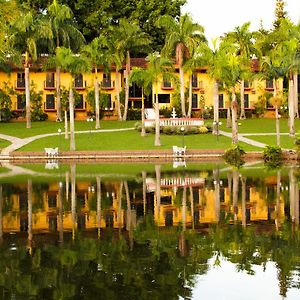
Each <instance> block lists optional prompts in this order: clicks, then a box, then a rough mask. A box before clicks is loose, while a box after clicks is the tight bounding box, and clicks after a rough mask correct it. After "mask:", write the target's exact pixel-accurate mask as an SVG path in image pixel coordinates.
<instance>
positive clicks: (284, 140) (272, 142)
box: [247, 135, 295, 149]
mask: <svg viewBox="0 0 300 300" xmlns="http://www.w3.org/2000/svg"><path fill="white" fill-rule="evenodd" d="M247 138H250V139H252V140H255V141H258V142H262V143H265V144H267V145H269V146H277V142H276V135H265V136H261V135H250V136H247ZM280 146H281V147H282V148H286V149H295V139H294V138H292V137H290V136H288V135H281V136H280Z"/></svg>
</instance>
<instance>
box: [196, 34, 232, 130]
mask: <svg viewBox="0 0 300 300" xmlns="http://www.w3.org/2000/svg"><path fill="white" fill-rule="evenodd" d="M234 49H235V48H234V46H233V45H232V44H231V43H228V42H227V41H223V40H222V41H220V40H219V39H213V40H212V46H211V47H210V46H209V45H208V44H206V43H201V44H200V46H199V47H198V48H197V50H196V52H197V54H196V55H197V57H198V62H199V65H201V66H207V68H208V69H207V73H208V75H209V76H210V78H212V79H213V81H214V89H213V107H214V122H213V124H214V126H213V134H218V132H217V131H218V130H217V128H218V127H217V126H218V124H219V83H220V82H222V76H223V67H224V61H225V59H226V56H227V54H228V53H230V52H232V51H234Z"/></svg>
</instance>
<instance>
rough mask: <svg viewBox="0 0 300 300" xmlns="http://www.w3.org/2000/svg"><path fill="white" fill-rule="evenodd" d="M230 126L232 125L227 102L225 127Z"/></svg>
mask: <svg viewBox="0 0 300 300" xmlns="http://www.w3.org/2000/svg"><path fill="white" fill-rule="evenodd" d="M231 127H232V122H231V110H230V104H228V107H227V119H226V128H231Z"/></svg>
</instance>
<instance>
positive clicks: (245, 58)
mask: <svg viewBox="0 0 300 300" xmlns="http://www.w3.org/2000/svg"><path fill="white" fill-rule="evenodd" d="M249 27H250V22H246V23H244V24H243V25H242V26H241V27H240V26H237V27H235V28H234V31H232V32H230V33H228V34H227V35H226V36H225V39H228V40H229V42H232V43H233V44H236V45H237V55H239V56H240V57H241V58H242V59H241V61H242V63H243V64H245V65H246V66H249V64H250V63H251V57H252V55H253V54H255V48H254V45H253V34H252V32H250V31H249ZM240 96H241V114H240V119H246V115H245V103H244V78H241V81H240Z"/></svg>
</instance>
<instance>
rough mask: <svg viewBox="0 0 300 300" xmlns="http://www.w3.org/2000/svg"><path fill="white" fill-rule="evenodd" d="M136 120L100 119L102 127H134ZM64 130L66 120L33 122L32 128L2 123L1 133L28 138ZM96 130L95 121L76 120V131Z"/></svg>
mask: <svg viewBox="0 0 300 300" xmlns="http://www.w3.org/2000/svg"><path fill="white" fill-rule="evenodd" d="M135 123H136V121H126V122H119V121H100V126H101V128H100V129H116V128H130V127H133V126H134V124H135ZM59 128H60V129H61V130H62V131H64V122H50V121H44V122H32V123H31V128H26V124H25V123H24V122H11V123H1V126H0V133H2V134H6V135H11V136H15V137H19V138H26V137H30V136H34V135H39V134H44V133H57V131H58V129H59ZM91 129H92V130H94V129H95V122H93V123H88V122H87V121H76V122H75V131H81V130H91Z"/></svg>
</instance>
